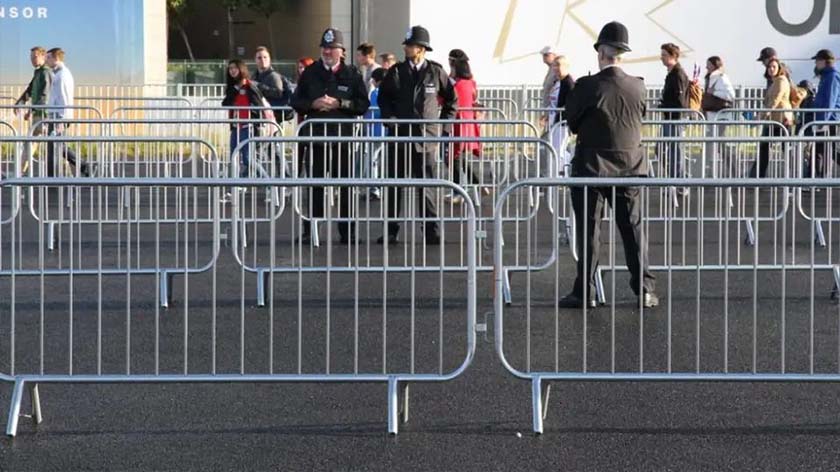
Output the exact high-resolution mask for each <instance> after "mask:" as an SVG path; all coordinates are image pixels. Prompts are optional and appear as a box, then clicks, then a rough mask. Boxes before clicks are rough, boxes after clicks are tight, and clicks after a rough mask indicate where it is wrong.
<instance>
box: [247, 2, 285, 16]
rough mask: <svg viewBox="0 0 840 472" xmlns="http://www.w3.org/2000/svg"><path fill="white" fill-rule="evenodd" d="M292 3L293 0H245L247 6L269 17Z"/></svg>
mask: <svg viewBox="0 0 840 472" xmlns="http://www.w3.org/2000/svg"><path fill="white" fill-rule="evenodd" d="M294 3H296V2H295V1H294V0H247V5H248V8H250V9H251V10H254V11H255V12H257V13H259V14H260V15H262V16H264V17H266V18H271V17H272V16H273V15H274V14H275V13H277V12H279V11H280V10H283V9H285V8H286V7H288V6H291V5H292V4H294Z"/></svg>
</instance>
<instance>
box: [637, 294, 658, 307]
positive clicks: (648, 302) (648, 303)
mask: <svg viewBox="0 0 840 472" xmlns="http://www.w3.org/2000/svg"><path fill="white" fill-rule="evenodd" d="M639 303H640V304H641V305H642V306H643V307H645V308H656V307H658V306H659V297H657V296H656V294H655V293H650V292H647V293H645V294H644V295H642V297H641V298H640V299H639Z"/></svg>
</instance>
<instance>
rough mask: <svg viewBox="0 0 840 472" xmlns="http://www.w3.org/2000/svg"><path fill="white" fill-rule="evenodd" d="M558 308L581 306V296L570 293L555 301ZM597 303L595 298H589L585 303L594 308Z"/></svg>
mask: <svg viewBox="0 0 840 472" xmlns="http://www.w3.org/2000/svg"><path fill="white" fill-rule="evenodd" d="M557 306H558V307H559V308H583V298H581V297H579V296H577V295H575V294H574V293H570V294H568V295H566V296H565V297H563V298H561V299H560V300H558V301H557ZM597 306H598V303H597V302H596V301H595V300H589V302H588V303H587V304H586V307H587V308H596V307H597Z"/></svg>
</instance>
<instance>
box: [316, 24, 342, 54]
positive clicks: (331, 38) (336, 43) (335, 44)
mask: <svg viewBox="0 0 840 472" xmlns="http://www.w3.org/2000/svg"><path fill="white" fill-rule="evenodd" d="M321 47H322V48H333V49H336V48H341V49H345V50H346V48H345V47H344V35H343V34H341V31H339V30H337V29H335V28H327V29H326V31H324V34H322V35H321Z"/></svg>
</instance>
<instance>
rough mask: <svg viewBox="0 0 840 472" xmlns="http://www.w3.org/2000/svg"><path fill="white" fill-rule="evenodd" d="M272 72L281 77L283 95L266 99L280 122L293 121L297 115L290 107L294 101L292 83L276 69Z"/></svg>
mask: <svg viewBox="0 0 840 472" xmlns="http://www.w3.org/2000/svg"><path fill="white" fill-rule="evenodd" d="M272 74H277V75H278V76H279V77H280V85H281V86H282V87H283V95H282V96H281V97H280V98H268V97H266V100H267V101H268V103H269V104H271V108H273V111H274V118H275V120H276V121H277V123H278V124H282V123H283V122H284V121H291V120H293V119H294V117H295V112H294V110H292V109H291V108H289V107H290V105H291V101H292V84H291V83H290V82H289V79H287V78H286V77H285V76H284V75H281V74H280V73H278V72H276V71H272Z"/></svg>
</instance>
